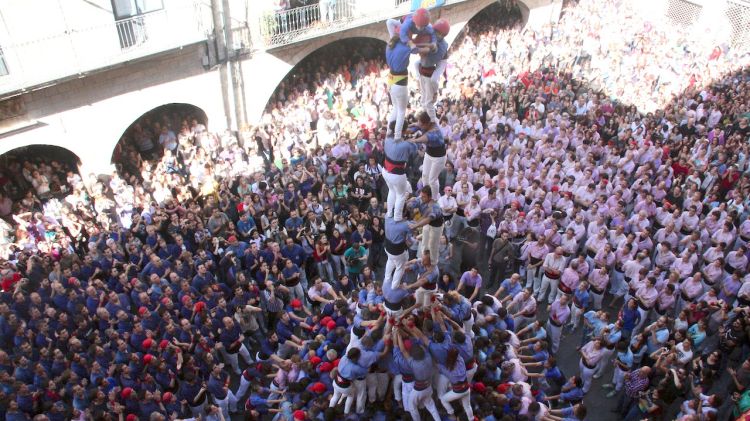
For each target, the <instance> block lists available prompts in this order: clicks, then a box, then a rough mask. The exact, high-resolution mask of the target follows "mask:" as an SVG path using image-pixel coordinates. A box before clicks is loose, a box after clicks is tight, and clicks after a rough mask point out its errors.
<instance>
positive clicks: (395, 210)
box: [382, 122, 417, 234]
mask: <svg viewBox="0 0 750 421" xmlns="http://www.w3.org/2000/svg"><path fill="white" fill-rule="evenodd" d="M395 124H396V123H395V122H390V123H389V128H390V131H389V133H392V132H394V131H395V129H396V125H395ZM402 135H403V133H400V134H398V135H396V134H392V135H390V136H386V138H385V144H384V146H383V152H384V153H385V157H384V162H383V167H384V170H385V171H383V173H382V175H383V180H385V183H386V185H387V186H388V197H387V199H386V214H385V217H386V220H387V218H389V217H393V219H394V220H395V221H396V222H401V221H402V220H403V219H404V216H403V211H404V204H405V203H406V199H407V197H408V196H409V193H410V192H411V185H410V184H409V181H408V180H407V177H406V167H407V165H408V164H409V162H411V161H412V159H413V157H414V156H415V155H416V154H417V147H416V145H414V144H413V143H411V142H406V141H404V140H402V139H403V136H402ZM387 231H388V230H387V228H386V234H387Z"/></svg>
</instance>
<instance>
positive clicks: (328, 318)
mask: <svg viewBox="0 0 750 421" xmlns="http://www.w3.org/2000/svg"><path fill="white" fill-rule="evenodd" d="M331 320H333V319H332V318H331V316H326V317H323V318H322V319H320V325H321V326H328V322H330V321H331Z"/></svg>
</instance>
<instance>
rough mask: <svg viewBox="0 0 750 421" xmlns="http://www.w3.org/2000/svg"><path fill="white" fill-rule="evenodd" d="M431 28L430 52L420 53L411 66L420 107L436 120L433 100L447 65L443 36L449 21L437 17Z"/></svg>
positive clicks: (448, 28)
mask: <svg viewBox="0 0 750 421" xmlns="http://www.w3.org/2000/svg"><path fill="white" fill-rule="evenodd" d="M432 28H433V30H434V32H435V38H436V41H437V42H436V43H435V45H434V47H432V46H431V49H430V52H429V53H427V54H422V55H421V56H420V59H419V60H417V61H415V62H414V64H413V66H414V70H415V72H414V73H415V74H418V75H419V92H420V94H421V99H422V101H421V103H422V108H423V109H424V111H426V112H427V114H428V115H429V116H430V118H431V119H432V121H435V122H437V116H436V114H435V102H436V99H437V94H438V83H439V82H440V77H441V76H442V75H443V73H445V69H446V68H447V67H448V43H447V42H446V41H445V37H446V36H447V35H448V32H449V31H450V23H448V20H447V19H438V20H437V21H436V22H435V23H434V24H433V25H432Z"/></svg>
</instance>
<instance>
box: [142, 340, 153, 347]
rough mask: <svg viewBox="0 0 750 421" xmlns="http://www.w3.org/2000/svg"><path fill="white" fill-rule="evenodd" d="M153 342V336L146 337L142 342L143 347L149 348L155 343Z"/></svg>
mask: <svg viewBox="0 0 750 421" xmlns="http://www.w3.org/2000/svg"><path fill="white" fill-rule="evenodd" d="M153 344H154V341H153V339H151V338H146V339H144V340H143V342H142V343H141V346H142V347H143V349H149V348H151V345H153Z"/></svg>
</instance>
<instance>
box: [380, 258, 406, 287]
mask: <svg viewBox="0 0 750 421" xmlns="http://www.w3.org/2000/svg"><path fill="white" fill-rule="evenodd" d="M385 254H386V256H388V260H387V261H386V262H385V277H384V278H383V284H387V283H389V282H390V283H391V288H392V289H396V288H398V287H399V285H401V278H402V277H403V276H404V268H405V266H406V262H408V261H409V250H406V251H404V252H403V253H401V254H397V255H394V254H391V253H388V251H386V252H385Z"/></svg>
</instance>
